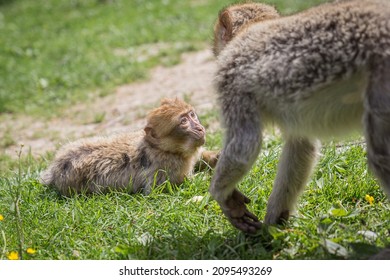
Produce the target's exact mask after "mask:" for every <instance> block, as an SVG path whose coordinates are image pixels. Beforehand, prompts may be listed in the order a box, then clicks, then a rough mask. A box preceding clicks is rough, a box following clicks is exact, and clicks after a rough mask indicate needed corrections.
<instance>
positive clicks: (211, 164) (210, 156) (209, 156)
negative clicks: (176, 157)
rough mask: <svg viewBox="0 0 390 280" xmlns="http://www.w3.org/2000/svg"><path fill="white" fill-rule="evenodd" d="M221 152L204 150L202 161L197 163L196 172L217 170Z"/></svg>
mask: <svg viewBox="0 0 390 280" xmlns="http://www.w3.org/2000/svg"><path fill="white" fill-rule="evenodd" d="M219 155H220V152H219V151H207V150H203V151H202V154H201V156H200V159H199V160H198V161H197V162H196V164H195V167H194V170H195V171H196V172H200V171H205V170H208V169H210V168H212V169H213V168H215V166H216V165H217V162H218V158H219Z"/></svg>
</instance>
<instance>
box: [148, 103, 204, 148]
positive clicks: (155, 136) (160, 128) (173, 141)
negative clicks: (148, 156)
mask: <svg viewBox="0 0 390 280" xmlns="http://www.w3.org/2000/svg"><path fill="white" fill-rule="evenodd" d="M144 131H145V140H146V141H147V142H148V143H149V144H151V145H152V146H155V147H156V148H158V149H161V150H163V151H167V152H171V153H179V154H188V155H192V154H193V153H194V152H195V150H197V149H198V148H199V147H200V146H202V145H203V144H204V143H205V136H206V131H205V128H204V127H203V126H202V124H201V123H200V121H199V119H198V116H197V115H196V112H195V110H194V108H193V107H192V106H191V105H189V104H187V103H185V102H184V101H182V100H180V99H177V98H176V99H163V100H162V101H161V106H160V107H158V108H156V109H154V110H152V111H151V112H150V113H149V114H148V117H147V124H146V127H145V128H144Z"/></svg>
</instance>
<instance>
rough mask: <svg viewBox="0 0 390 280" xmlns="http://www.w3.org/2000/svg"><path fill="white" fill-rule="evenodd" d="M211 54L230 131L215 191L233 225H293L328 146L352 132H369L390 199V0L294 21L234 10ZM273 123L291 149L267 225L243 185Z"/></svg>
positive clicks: (256, 6)
mask: <svg viewBox="0 0 390 280" xmlns="http://www.w3.org/2000/svg"><path fill="white" fill-rule="evenodd" d="M212 48H213V52H214V55H215V57H216V61H217V70H216V73H215V77H214V86H215V92H216V94H217V97H218V99H217V100H218V105H219V107H220V111H221V119H222V122H223V125H224V128H225V132H224V143H223V148H222V151H221V155H220V157H219V159H218V162H217V165H216V168H215V169H214V174H213V176H212V179H211V183H210V188H209V191H210V194H211V196H212V197H213V198H214V199H215V200H216V201H217V202H218V204H219V205H220V207H221V210H222V212H223V213H224V215H225V216H226V217H227V219H228V220H229V221H230V222H231V224H232V225H233V226H235V227H236V228H238V229H239V230H241V231H243V232H245V233H249V234H252V233H255V232H257V231H258V230H259V229H260V228H261V227H262V226H263V225H264V224H265V225H273V224H283V223H284V222H285V221H287V220H288V218H289V216H290V214H291V213H292V211H293V210H294V207H295V204H296V202H297V199H298V197H299V195H300V194H301V193H302V192H303V189H304V186H305V184H306V183H307V182H308V180H309V177H310V175H311V173H312V171H313V168H314V166H315V164H316V162H317V160H318V156H319V149H320V147H321V142H322V141H327V140H331V139H338V138H341V139H342V137H343V136H345V135H346V134H347V133H349V132H352V131H358V132H361V133H362V134H363V135H364V136H365V140H366V144H367V161H368V166H369V168H370V169H371V170H372V173H373V174H374V175H375V176H376V177H377V179H378V180H379V183H380V184H381V186H382V188H383V190H384V192H385V193H386V194H387V196H389V197H390V1H387V0H344V1H335V2H329V3H324V4H320V5H318V6H315V7H312V8H309V9H307V10H305V11H302V12H298V13H295V14H292V15H287V16H282V15H280V13H279V12H278V11H277V10H276V9H275V8H274V7H272V6H269V5H266V4H262V3H246V4H236V5H232V6H228V7H226V8H224V9H222V10H221V11H220V12H219V17H218V19H217V21H216V23H215V25H214V44H213V46H212ZM269 125H276V126H277V127H278V128H279V129H280V131H281V135H282V138H283V142H284V145H283V148H282V152H281V156H280V159H279V163H278V166H277V175H276V178H275V180H274V184H273V188H272V192H271V195H270V197H269V200H268V203H267V209H266V215H265V218H264V223H262V222H260V220H259V218H258V217H257V216H256V215H254V214H253V213H252V212H250V211H249V210H248V208H247V206H246V204H248V203H249V202H250V199H249V198H248V197H247V196H245V195H244V194H243V193H242V192H240V191H239V190H238V188H237V185H238V183H239V182H240V181H241V180H242V178H243V177H244V176H245V175H246V174H247V173H248V171H249V170H250V168H251V167H252V165H253V164H254V162H255V160H256V159H257V157H258V155H259V152H260V149H261V145H262V136H263V131H264V129H265V128H266V127H267V126H269ZM389 257H390V256H389Z"/></svg>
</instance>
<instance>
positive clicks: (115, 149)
mask: <svg viewBox="0 0 390 280" xmlns="http://www.w3.org/2000/svg"><path fill="white" fill-rule="evenodd" d="M190 112H193V113H194V114H195V111H194V109H193V108H192V106H190V105H189V104H187V103H185V102H183V101H181V100H179V99H164V100H163V101H162V102H161V106H160V107H158V108H156V109H154V110H152V111H151V112H150V113H149V114H148V116H147V125H146V127H145V129H144V130H142V131H137V132H134V133H124V134H118V135H114V136H110V137H95V138H89V139H81V140H78V141H75V142H72V143H69V144H68V145H65V146H64V147H62V148H61V149H60V150H59V151H58V153H57V154H56V156H55V158H54V160H53V162H52V163H51V164H50V166H49V167H48V169H47V170H45V171H44V172H43V173H42V175H41V181H42V183H44V184H46V185H51V186H54V187H55V188H57V190H58V191H59V192H60V193H61V194H62V195H66V196H69V195H71V194H75V193H101V192H106V191H108V190H109V189H115V190H127V191H129V192H131V193H135V192H143V193H144V194H148V193H150V192H151V190H152V187H153V186H156V185H160V184H162V183H164V182H165V181H166V180H169V181H170V182H171V183H172V184H181V183H182V182H183V180H184V178H185V177H186V176H188V175H190V174H191V173H192V170H193V168H194V165H195V163H196V162H197V161H199V160H200V159H202V161H207V160H209V159H210V158H211V157H210V155H208V154H207V153H208V152H206V154H205V156H204V157H202V154H203V153H204V152H205V151H203V150H202V148H201V146H202V145H203V144H204V142H205V129H204V128H203V126H202V125H201V124H200V122H199V121H198V120H197V118H196V116H195V115H194V118H195V121H194V122H188V123H186V124H189V123H190V124H192V125H193V127H188V126H183V125H182V124H181V123H180V122H181V119H182V118H183V116H187V114H189V113H190ZM210 165H211V167H213V166H215V162H212V160H211V162H210Z"/></svg>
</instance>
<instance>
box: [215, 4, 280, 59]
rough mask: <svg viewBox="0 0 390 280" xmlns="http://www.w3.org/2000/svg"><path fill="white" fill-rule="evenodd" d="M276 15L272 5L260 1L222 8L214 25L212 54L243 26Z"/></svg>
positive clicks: (276, 12)
mask: <svg viewBox="0 0 390 280" xmlns="http://www.w3.org/2000/svg"><path fill="white" fill-rule="evenodd" d="M278 17H280V15H279V13H278V11H277V10H276V9H275V8H274V7H272V6H269V5H265V4H261V3H247V4H237V5H232V6H229V7H226V8H224V9H222V10H221V11H220V12H219V16H218V19H217V22H216V23H215V25H214V46H213V52H214V55H215V56H218V54H219V53H220V52H221V50H222V49H223V48H224V47H225V46H226V44H227V43H229V42H230V40H232V39H233V37H235V36H236V35H237V34H238V33H239V32H240V31H241V30H243V28H244V27H245V26H249V25H250V24H252V23H255V22H259V21H263V20H268V19H274V18H278Z"/></svg>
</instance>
